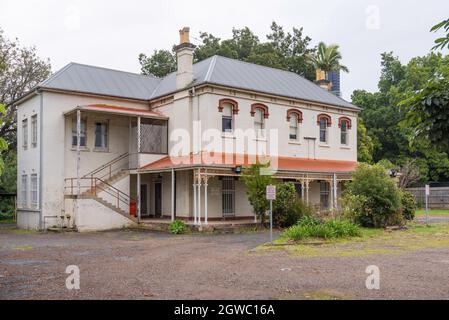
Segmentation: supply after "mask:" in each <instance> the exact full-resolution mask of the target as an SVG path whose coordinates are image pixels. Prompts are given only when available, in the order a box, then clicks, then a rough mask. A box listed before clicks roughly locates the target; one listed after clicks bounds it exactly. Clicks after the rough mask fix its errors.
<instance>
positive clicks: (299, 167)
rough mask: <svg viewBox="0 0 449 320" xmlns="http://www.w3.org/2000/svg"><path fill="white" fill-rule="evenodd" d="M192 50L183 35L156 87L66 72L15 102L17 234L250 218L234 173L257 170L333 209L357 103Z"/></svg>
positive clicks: (346, 175)
mask: <svg viewBox="0 0 449 320" xmlns="http://www.w3.org/2000/svg"><path fill="white" fill-rule="evenodd" d="M193 49H194V46H193V45H192V44H190V42H189V36H188V29H187V28H184V29H183V30H181V44H180V45H179V46H178V47H177V56H178V70H177V71H176V72H174V73H172V74H169V75H167V76H166V77H165V78H163V79H159V78H156V77H152V76H145V75H139V74H132V73H128V72H122V71H116V70H110V69H104V68H99V67H93V66H87V65H81V64H76V63H70V64H69V65H67V66H66V67H64V68H63V69H62V70H60V71H58V72H57V73H55V74H54V75H52V76H51V77H50V78H49V79H48V80H46V81H45V82H43V83H42V84H40V85H39V86H38V87H36V88H35V89H34V90H32V91H31V92H29V93H28V94H27V95H25V96H24V97H22V98H21V99H20V100H18V101H17V103H16V104H17V123H18V135H17V136H18V143H17V146H18V147H17V148H18V170H17V175H18V176H17V183H18V190H19V191H18V213H17V221H18V225H19V227H21V228H30V229H46V228H48V227H50V226H53V225H61V224H64V225H67V226H74V227H76V228H77V229H78V230H79V231H86V230H102V229H110V228H119V227H124V226H129V225H133V224H135V223H138V222H139V221H142V220H145V219H149V218H160V219H175V218H176V219H184V220H189V221H192V222H193V223H196V224H200V223H201V224H207V223H209V222H211V221H216V220H223V219H254V213H253V211H252V207H251V205H250V203H249V201H248V198H247V195H246V191H245V185H244V182H243V181H242V179H241V168H242V167H246V166H248V165H250V164H251V163H256V162H262V163H266V162H269V163H270V170H271V173H272V174H273V175H274V177H275V178H277V179H283V180H285V181H292V182H294V183H295V185H296V187H297V192H298V197H302V198H303V199H304V200H305V201H307V202H309V203H313V204H316V205H317V206H320V207H322V208H325V209H327V208H333V207H336V206H337V199H338V195H339V194H340V190H341V186H342V182H343V181H346V180H349V179H350V178H351V172H352V171H353V170H354V168H355V166H356V164H357V113H358V111H359V108H357V107H356V106H354V105H352V104H350V103H348V102H347V101H345V100H343V99H341V98H339V97H337V96H335V95H333V94H332V93H330V92H328V91H327V90H326V89H324V88H321V87H320V86H318V85H316V84H314V83H312V82H310V81H308V80H306V79H304V78H302V77H301V76H299V75H297V74H295V73H291V72H287V71H282V70H278V69H273V68H268V67H263V66H259V65H255V64H250V63H246V62H241V61H238V60H233V59H229V58H224V57H221V56H213V57H211V58H209V59H206V60H203V61H201V62H199V63H196V64H193Z"/></svg>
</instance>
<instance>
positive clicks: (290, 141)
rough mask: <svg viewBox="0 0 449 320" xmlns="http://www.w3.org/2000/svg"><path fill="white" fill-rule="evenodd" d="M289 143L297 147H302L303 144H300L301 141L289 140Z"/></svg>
mask: <svg viewBox="0 0 449 320" xmlns="http://www.w3.org/2000/svg"><path fill="white" fill-rule="evenodd" d="M288 143H289V144H294V145H297V146H300V145H301V142H299V141H297V140H289V141H288Z"/></svg>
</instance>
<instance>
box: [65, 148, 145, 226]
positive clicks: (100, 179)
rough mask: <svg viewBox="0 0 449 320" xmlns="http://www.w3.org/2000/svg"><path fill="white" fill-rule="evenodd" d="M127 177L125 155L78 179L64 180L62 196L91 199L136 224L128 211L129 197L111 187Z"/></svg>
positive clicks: (135, 220)
mask: <svg viewBox="0 0 449 320" xmlns="http://www.w3.org/2000/svg"><path fill="white" fill-rule="evenodd" d="M128 175H129V154H128V153H125V154H122V155H120V156H118V157H117V158H115V159H112V160H111V161H109V162H107V163H105V164H103V165H101V166H100V167H98V168H97V169H95V170H93V171H91V172H89V173H87V174H85V175H84V176H82V177H81V178H80V179H79V183H80V185H79V191H78V179H77V178H66V179H65V186H64V194H65V196H66V197H69V198H79V199H93V200H95V201H97V202H99V203H100V204H102V205H104V206H106V207H108V208H109V209H111V210H113V211H115V212H117V213H119V214H121V215H122V216H124V217H126V218H128V219H131V220H132V221H134V222H137V219H136V218H135V217H134V216H131V215H130V214H129V213H128V211H126V210H125V209H124V208H127V209H128V210H129V206H130V204H131V202H133V201H135V200H134V199H133V198H131V196H130V195H128V194H126V193H125V192H123V191H121V190H119V189H117V188H116V187H114V186H113V184H114V183H116V182H119V181H120V180H122V179H123V178H125V177H127V176H128Z"/></svg>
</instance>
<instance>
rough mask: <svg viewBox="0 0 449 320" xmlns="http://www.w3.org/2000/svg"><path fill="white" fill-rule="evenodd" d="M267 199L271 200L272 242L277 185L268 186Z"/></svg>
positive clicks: (271, 239) (271, 238)
mask: <svg viewBox="0 0 449 320" xmlns="http://www.w3.org/2000/svg"><path fill="white" fill-rule="evenodd" d="M266 198H267V200H270V242H271V241H273V200H276V186H274V185H268V186H267V194H266Z"/></svg>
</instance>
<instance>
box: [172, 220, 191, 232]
mask: <svg viewBox="0 0 449 320" xmlns="http://www.w3.org/2000/svg"><path fill="white" fill-rule="evenodd" d="M168 229H169V230H170V232H171V233H173V234H182V233H185V232H186V231H187V225H186V224H185V222H184V221H181V220H175V221H173V222H172V223H170V226H169V227H168Z"/></svg>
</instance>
